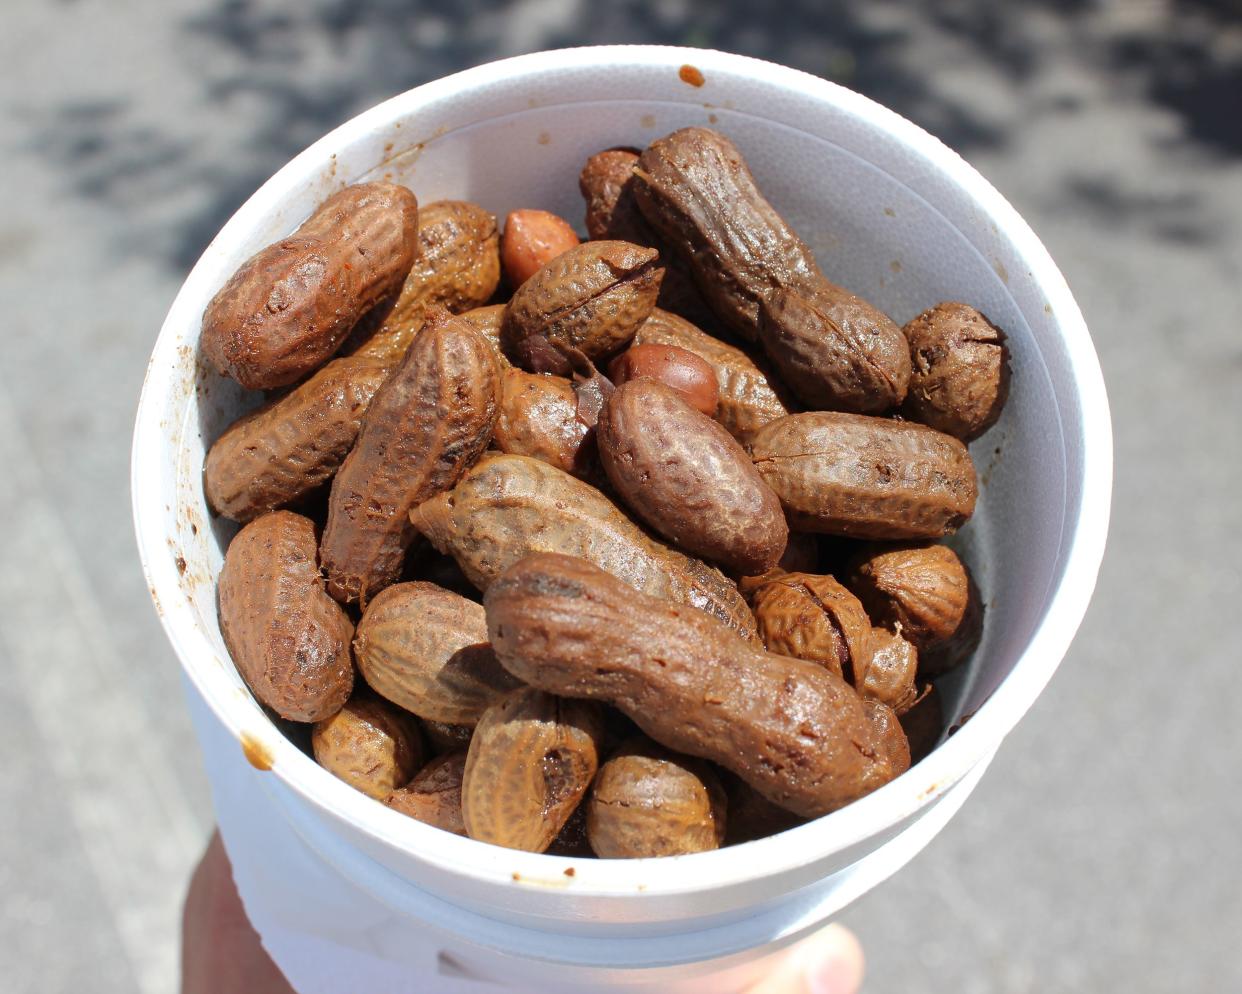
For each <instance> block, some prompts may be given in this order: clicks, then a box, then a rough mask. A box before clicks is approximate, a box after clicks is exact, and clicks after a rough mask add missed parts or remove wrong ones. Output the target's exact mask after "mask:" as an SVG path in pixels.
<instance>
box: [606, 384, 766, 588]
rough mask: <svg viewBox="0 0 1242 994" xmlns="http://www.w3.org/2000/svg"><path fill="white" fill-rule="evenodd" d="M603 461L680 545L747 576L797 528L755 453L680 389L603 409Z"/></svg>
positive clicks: (621, 489)
mask: <svg viewBox="0 0 1242 994" xmlns="http://www.w3.org/2000/svg"><path fill="white" fill-rule="evenodd" d="M597 442H598V445H599V457H600V462H601V464H602V465H603V467H604V471H605V472H606V473H607V474H608V479H609V480H610V481H611V482H612V485H613V487H614V488H615V489H616V491H617V493H618V494H619V495H620V496H621V498H622V499H623V500H624V501H625V503H626V504H627V505H628V506H629V507H630V508H631V509H632V510H633V511H634V512H635V513H636V514H637V515H638V517H639V518H641V519H642V520H643V521H645V522H646V523H647V524H648V525H650V526H651V527H652V528H654V529H655V530H656V531H657V532H659V533H660V534H661V535H663V536H664V537H665V538H667V539H668V540H669V541H671V542H672V543H673V544H674V545H676V546H677V547H678V548H680V549H683V550H684V551H686V552H689V553H691V554H692V555H696V556H700V557H701V558H703V559H707V560H709V561H711V562H715V563H719V564H720V565H721V566H722V567H723V568H725V569H726V570H730V571H733V572H738V573H759V572H762V571H764V570H766V569H770V568H771V567H773V566H775V565H776V563H777V561H778V560H779V559H780V557H781V553H783V552H784V551H785V542H786V540H787V539H788V538H789V529H788V527H787V526H786V524H785V515H784V513H783V512H782V511H781V503H780V500H779V499H777V496H776V494H774V493H773V492H772V489H771V488H770V487H769V486H768V485H767V484H766V483H764V482H763V478H762V477H761V476H760V475H759V473H758V471H757V470H756V469H755V467H754V464H753V463H752V462H751V461H750V457H749V456H748V455H747V454H746V451H745V450H744V449H743V448H742V447H741V446H740V445H739V444H738V443H737V441H736V440H735V439H734V438H733V436H732V435H730V434H729V433H728V432H727V431H725V430H724V428H723V427H721V426H720V425H719V424H717V423H716V422H715V421H713V420H712V419H711V418H709V417H708V416H707V415H706V414H704V413H702V412H701V411H696V410H695V409H694V408H693V407H691V406H690V405H689V404H688V403H687V402H686V401H685V400H684V399H683V398H682V397H681V395H680V394H678V393H677V391H675V390H673V389H671V388H670V387H667V386H665V385H664V384H663V383H659V382H657V381H655V380H650V379H637V380H631V381H630V382H628V383H624V384H622V385H621V386H619V387H618V388H617V389H616V391H615V392H614V393H613V395H612V397H611V398H610V399H609V401H608V403H607V405H606V406H605V407H604V409H603V410H602V411H601V412H600V420H599V426H598V429H597Z"/></svg>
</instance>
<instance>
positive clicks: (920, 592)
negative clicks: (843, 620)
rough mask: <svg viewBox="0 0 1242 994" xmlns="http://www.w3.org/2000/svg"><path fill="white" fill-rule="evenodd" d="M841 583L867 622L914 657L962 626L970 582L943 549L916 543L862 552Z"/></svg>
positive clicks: (955, 558)
mask: <svg viewBox="0 0 1242 994" xmlns="http://www.w3.org/2000/svg"><path fill="white" fill-rule="evenodd" d="M846 582H847V583H848V584H849V586H850V589H851V590H853V591H854V593H855V594H857V595H858V597H859V599H860V600H861V601H862V602H863V604H864V605H866V608H867V613H868V614H869V615H870V616H871V620H872V621H873V622H874V623H875V624H877V625H881V626H883V627H885V628H888V629H890V630H897V628H898V626H900V631H901V636H902V638H904V639H906V640H907V641H909V642H910V643H911V644H913V645H914V647H915V648H916V649H918V650H919V652H927V651H928V650H930V649H933V648H935V647H936V646H937V645H940V644H941V643H944V642H946V641H948V640H949V639H950V638H952V637H953V635H954V633H955V632H957V630H958V629H959V628H960V627H961V625H962V620H963V618H965V616H966V605H967V603H968V601H969V600H970V577H969V574H968V573H967V572H966V567H965V565H964V564H963V563H962V561H961V559H959V558H958V555H957V553H956V552H954V551H953V550H952V549H950V548H949V547H948V546H947V545H940V544H938V543H929V542H916V543H905V544H902V545H896V546H893V545H883V546H875V547H872V548H869V549H867V551H866V552H864V553H862V554H861V555H859V556H858V557H856V558H855V559H854V560H853V562H852V563H851V564H850V569H849V572H848V574H847V576H846Z"/></svg>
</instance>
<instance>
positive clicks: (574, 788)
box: [462, 688, 601, 852]
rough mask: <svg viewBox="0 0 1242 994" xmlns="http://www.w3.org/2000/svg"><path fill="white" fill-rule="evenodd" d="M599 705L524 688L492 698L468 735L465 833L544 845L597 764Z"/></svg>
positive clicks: (527, 846) (502, 842)
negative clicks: (497, 698) (503, 696)
mask: <svg viewBox="0 0 1242 994" xmlns="http://www.w3.org/2000/svg"><path fill="white" fill-rule="evenodd" d="M600 726H601V718H600V712H599V707H598V705H595V704H592V703H589V702H586V701H571V700H563V699H561V698H558V697H554V696H553V695H551V694H545V693H542V692H541V691H538V690H533V689H530V688H523V689H522V690H516V691H514V692H513V693H512V694H510V695H509V696H508V697H506V698H504V699H503V700H501V701H500V702H498V703H497V704H495V705H493V706H492V707H491V708H489V709H488V710H487V712H486V713H485V714H484V715H483V718H482V719H481V720H480V721H479V724H478V727H477V728H476V729H475V731H474V738H472V739H471V740H470V750H469V753H468V754H467V758H466V771H465V776H464V779H463V781H462V814H463V815H464V818H465V823H466V832H467V834H468V835H469V836H470V838H472V839H477V840H479V841H481V842H490V843H492V844H493V845H497V846H504V847H506V848H508V849H522V850H525V851H527V852H543V851H545V850H546V849H547V848H548V846H549V845H551V843H552V841H553V839H555V838H556V836H557V834H558V833H559V832H560V830H561V828H562V827H563V826H564V825H565V823H566V822H567V821H568V820H569V818H570V816H571V815H572V814H573V813H574V809H575V808H577V807H578V804H579V802H580V801H581V800H582V798H583V796H584V795H585V794H586V792H587V788H589V787H590V786H591V780H592V779H593V778H594V776H595V771H596V770H597V768H598V766H599V751H598V742H599V738H600V733H601V727H600Z"/></svg>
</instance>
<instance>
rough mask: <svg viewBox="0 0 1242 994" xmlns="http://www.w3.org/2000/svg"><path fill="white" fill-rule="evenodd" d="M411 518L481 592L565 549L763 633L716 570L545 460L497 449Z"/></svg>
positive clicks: (740, 630)
mask: <svg viewBox="0 0 1242 994" xmlns="http://www.w3.org/2000/svg"><path fill="white" fill-rule="evenodd" d="M410 519H411V520H412V521H413V522H414V524H415V526H416V527H417V528H418V530H419V531H420V532H422V534H423V535H424V536H426V538H427V539H428V540H429V541H430V542H431V544H432V545H434V546H435V547H436V548H437V549H438V550H439V551H441V552H446V553H448V554H449V555H451V556H452V557H453V558H454V559H456V560H457V563H458V565H459V566H461V568H462V571H463V572H464V573H465V574H466V576H468V577H469V578H470V581H471V582H472V583H474V584H475V586H477V587H478V588H479V589H480V590H486V589H487V587H488V585H489V584H490V583H491V582H492V581H493V580H494V579H495V578H496V577H497V576H499V575H500V574H501V573H502V572H503V571H504V570H506V569H508V568H509V567H510V566H511V565H513V564H514V563H515V562H517V561H518V560H519V559H523V558H525V557H526V556H528V555H531V554H532V553H535V552H564V553H568V554H570V555H575V556H582V557H583V558H584V559H589V560H590V561H591V562H593V563H595V564H596V565H597V566H599V567H601V568H602V569H605V570H607V571H608V572H610V573H612V574H613V575H614V576H617V577H619V578H620V579H622V580H624V581H625V582H626V583H627V584H629V585H631V586H632V587H634V588H635V589H637V590H641V591H643V592H644V593H646V594H648V595H650V596H652V597H658V598H662V599H664V600H668V601H672V602H674V603H680V604H689V605H690V606H692V607H697V608H699V609H701V610H703V611H706V612H708V613H709V614H712V615H714V616H715V617H717V618H719V619H720V620H721V621H723V622H724V623H725V624H727V625H729V626H730V627H731V628H733V629H734V631H735V632H736V633H737V634H738V635H740V636H741V637H742V638H743V639H752V638H754V632H755V620H754V617H753V616H752V615H751V613H750V609H749V608H748V607H747V606H746V601H745V600H744V599H743V597H742V595H741V594H740V593H738V591H737V588H736V587H735V586H734V585H733V584H732V583H730V582H729V580H727V579H726V578H725V577H724V576H722V575H721V574H720V573H719V572H718V571H717V570H714V569H712V568H711V567H710V566H707V565H706V564H705V563H702V562H700V561H699V560H697V559H692V558H690V557H689V556H685V555H683V554H682V553H680V552H678V551H676V550H675V549H670V548H669V547H668V546H665V545H661V544H660V543H658V542H655V541H653V540H652V539H651V538H649V537H648V536H647V535H646V533H645V532H643V531H642V530H641V529H640V528H638V527H637V526H636V525H635V524H634V523H633V522H632V521H630V519H629V518H627V517H626V516H625V515H624V514H623V513H622V512H621V511H620V510H618V509H617V507H616V505H615V504H613V503H612V501H610V500H609V499H608V498H607V497H605V496H604V495H603V494H602V493H600V492H599V491H598V490H596V489H595V488H594V487H592V486H590V485H589V484H587V483H583V482H582V481H581V480H577V479H575V478H574V477H572V476H570V475H569V474H568V473H563V472H561V471H560V470H558V469H556V468H555V467H553V466H549V465H548V464H547V463H544V462H540V461H539V460H537V459H530V458H528V457H526V456H506V455H495V456H492V455H489V456H487V457H486V458H485V459H483V460H482V461H481V462H480V463H479V464H478V465H477V466H475V467H474V469H472V470H471V471H470V472H469V473H467V474H466V475H465V477H463V478H462V481H461V482H460V483H459V484H458V485H457V486H456V487H455V488H454V489H453V490H452V491H450V492H449V493H446V494H442V495H441V496H439V497H437V498H434V499H433V500H430V501H427V502H426V503H424V504H422V505H421V506H419V507H417V508H415V509H414V511H413V512H412V513H411V515H410Z"/></svg>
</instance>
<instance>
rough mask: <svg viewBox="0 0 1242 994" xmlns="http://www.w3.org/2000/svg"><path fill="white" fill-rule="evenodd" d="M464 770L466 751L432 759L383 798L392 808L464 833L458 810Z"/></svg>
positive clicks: (437, 826)
mask: <svg viewBox="0 0 1242 994" xmlns="http://www.w3.org/2000/svg"><path fill="white" fill-rule="evenodd" d="M465 772H466V753H465V751H464V750H463V751H459V752H452V753H449V754H448V755H447V756H440V757H439V758H437V759H433V760H432V761H431V762H430V763H428V764H427V765H426V766H424V767H423V768H422V769H421V770H419V771H418V773H417V774H415V776H414V779H412V780H411V781H410V782H409V783H407V784H406V785H405V786H404V787H399V788H398V789H397V790H394V791H392V792H391V793H390V794H389V795H388V796H387V797H385V798H383V801H384V803H385V804H387V805H388V806H389V807H390V808H392V809H393V810H394V811H400V812H401V813H402V814H403V815H407V816H408V817H410V818H414V819H416V820H417V821H421V822H424V823H426V824H428V825H433V826H435V827H436V828H440V829H443V830H444V831H446V832H452V833H453V834H454V835H465V834H466V823H465V821H464V820H463V819H462V814H461V782H462V778H463V777H464V776H465Z"/></svg>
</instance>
